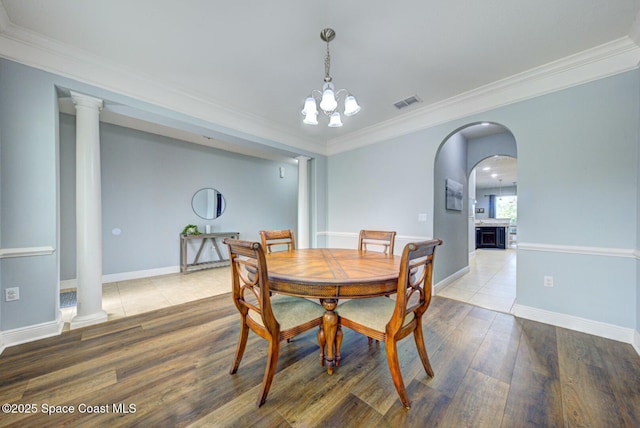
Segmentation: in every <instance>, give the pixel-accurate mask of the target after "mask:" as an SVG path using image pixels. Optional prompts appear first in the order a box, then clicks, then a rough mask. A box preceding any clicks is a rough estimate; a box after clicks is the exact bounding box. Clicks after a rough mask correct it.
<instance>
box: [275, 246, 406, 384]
mask: <svg viewBox="0 0 640 428" xmlns="http://www.w3.org/2000/svg"><path fill="white" fill-rule="evenodd" d="M266 259H267V269H268V272H269V284H270V289H271V290H272V291H274V292H277V293H281V294H286V295H290V296H297V297H307V298H317V299H320V302H321V303H322V306H323V307H324V309H325V313H324V316H323V320H322V330H321V331H320V333H319V334H321V335H324V340H323V341H324V342H325V343H326V345H325V347H326V349H323V347H322V346H321V350H320V361H321V364H323V365H325V366H326V368H327V372H328V373H329V374H332V373H333V369H334V367H335V366H338V365H339V363H340V343H341V341H342V331H341V330H340V329H339V328H338V316H337V314H336V313H335V309H336V306H337V305H338V300H339V299H360V298H367V297H377V296H387V295H390V294H394V293H396V292H397V288H398V273H399V271H400V259H401V257H400V256H394V255H388V254H383V253H376V252H367V251H358V250H350V249H344V248H310V249H300V250H293V251H279V252H274V253H270V254H267V255H266Z"/></svg>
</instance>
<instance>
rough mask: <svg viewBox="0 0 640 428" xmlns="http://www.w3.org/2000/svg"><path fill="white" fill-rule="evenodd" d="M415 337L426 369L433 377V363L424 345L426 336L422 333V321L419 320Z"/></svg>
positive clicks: (414, 333)
mask: <svg viewBox="0 0 640 428" xmlns="http://www.w3.org/2000/svg"><path fill="white" fill-rule="evenodd" d="M413 338H414V339H415V340H416V348H418V354H419V355H420V360H421V361H422V366H423V367H424V370H425V371H426V372H427V374H428V375H429V377H433V376H434V373H433V368H431V363H430V362H429V355H427V348H425V346H424V336H423V335H422V324H421V321H420V320H418V325H417V326H416V329H415V330H414V331H413Z"/></svg>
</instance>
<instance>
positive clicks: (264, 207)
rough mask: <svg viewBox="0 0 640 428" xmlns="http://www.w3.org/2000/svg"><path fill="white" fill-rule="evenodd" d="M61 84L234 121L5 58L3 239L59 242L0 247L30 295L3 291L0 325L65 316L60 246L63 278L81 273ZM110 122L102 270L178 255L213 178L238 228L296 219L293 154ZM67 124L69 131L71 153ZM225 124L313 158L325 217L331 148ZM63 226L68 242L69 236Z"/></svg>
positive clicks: (2, 268)
mask: <svg viewBox="0 0 640 428" xmlns="http://www.w3.org/2000/svg"><path fill="white" fill-rule="evenodd" d="M59 88H64V89H70V90H74V91H77V92H81V93H85V94H88V95H91V96H95V97H99V98H102V99H105V100H108V101H110V102H111V103H112V105H118V106H119V108H121V109H125V110H127V109H129V110H128V111H133V112H134V113H136V114H142V115H148V117H147V119H149V120H151V119H153V120H156V119H158V118H162V119H163V120H164V122H165V123H166V124H167V125H168V126H176V127H181V129H184V130H188V131H191V132H198V133H199V134H200V135H209V136H212V137H213V136H222V135H224V133H225V132H226V131H228V130H225V129H223V128H221V127H220V126H218V125H216V124H214V123H210V122H206V121H204V120H202V119H196V118H191V117H185V116H184V115H181V114H177V113H175V112H172V111H170V110H167V109H164V108H161V107H158V106H153V105H149V104H146V103H144V102H141V101H139V100H134V99H130V98H127V97H126V96H123V95H120V94H115V93H111V92H109V91H106V90H104V89H101V88H96V87H93V86H89V85H86V84H83V83H80V82H76V81H73V80H70V79H67V78H64V77H61V76H57V75H54V74H51V73H47V72H43V71H40V70H36V69H33V68H30V67H27V66H23V65H20V64H17V63H14V62H12V61H8V60H5V59H0V248H3V249H15V248H27V247H43V246H44V247H51V248H53V254H52V255H45V256H32V257H11V258H1V259H0V290H1V292H2V295H4V290H5V289H6V288H8V287H15V286H19V287H20V300H18V301H13V302H5V301H4V299H0V331H8V330H19V329H27V330H28V329H29V328H31V327H35V326H44V325H46V326H51V325H55V323H56V317H57V315H58V311H57V307H58V304H57V300H58V298H59V295H58V292H59V287H60V285H59V281H60V275H61V266H60V258H63V257H64V258H65V263H64V268H63V270H64V279H66V278H67V277H73V276H74V272H73V271H74V268H73V266H72V264H73V261H74V260H75V257H74V256H73V255H72V254H71V253H72V252H73V244H70V242H73V241H74V239H73V240H71V241H70V237H71V236H72V235H73V229H74V225H73V222H70V219H71V217H73V216H74V215H75V213H74V212H73V209H72V208H71V207H72V206H73V205H74V202H73V195H72V194H71V193H70V192H73V189H72V188H73V185H72V184H71V183H72V181H73V180H74V173H73V169H74V162H73V161H72V157H73V154H72V152H73V149H72V148H71V147H70V146H69V145H70V144H72V143H73V142H74V141H75V138H74V137H73V132H74V131H73V120H72V118H71V117H69V116H66V115H60V114H59V112H58V99H57V97H58V89H59ZM61 116H62V117H63V118H62V124H61V126H60V127H61V129H60V130H59V129H58V128H59V124H60V117H61ZM65 116H66V118H65ZM101 127H102V131H101V137H102V136H104V137H105V139H106V144H105V145H104V146H103V147H102V149H101V155H102V174H103V180H102V184H103V211H104V213H103V237H104V242H103V244H104V251H103V257H104V263H103V267H104V273H121V272H129V271H137V270H144V269H154V268H158V267H160V268H161V267H167V266H176V265H177V264H178V263H179V256H178V254H179V252H178V233H179V232H180V231H181V230H182V227H184V225H185V224H187V223H195V224H200V225H204V224H205V221H204V220H202V219H200V218H199V217H197V216H195V214H194V213H193V212H192V211H191V207H190V201H191V196H192V195H193V193H194V192H195V191H196V190H198V189H199V188H201V187H205V186H213V187H216V188H218V189H219V190H220V191H222V192H223V193H224V195H225V198H226V200H227V203H228V209H227V211H226V212H225V214H224V215H223V216H222V217H221V218H220V219H219V220H215V221H212V222H211V224H212V225H213V226H214V230H223V229H225V230H234V231H238V232H240V233H241V236H242V237H245V238H251V239H257V237H258V236H257V232H258V230H259V229H261V228H271V227H273V228H276V227H278V228H279V227H293V228H295V227H296V224H297V167H296V166H295V165H292V164H290V163H284V164H283V163H279V162H274V161H266V160H263V159H257V158H252V157H248V156H242V155H235V154H230V153H225V152H221V151H219V150H214V149H210V148H205V147H202V146H198V145H193V144H189V143H184V142H180V141H176V140H172V139H168V138H162V137H157V136H151V135H149V134H145V133H141V132H135V131H130V130H124V129H123V128H119V127H116V126H112V125H101ZM59 134H62V135H63V140H64V141H63V143H62V150H63V158H62V159H59V144H58V136H59ZM226 135H228V140H227V141H231V142H235V143H237V144H241V145H243V146H245V147H250V146H252V145H253V146H256V145H259V146H261V147H262V148H263V149H264V147H265V146H268V147H269V148H270V149H273V150H278V151H279V153H280V154H281V155H285V156H291V157H295V156H297V155H305V156H310V157H312V158H314V159H313V163H314V172H313V176H312V177H311V183H310V188H311V191H312V192H313V193H314V194H315V195H317V198H316V199H315V201H314V203H315V204H316V206H317V211H318V213H323V214H318V215H315V216H314V223H312V224H311V229H312V230H314V231H315V230H318V225H320V226H321V227H322V228H323V229H324V228H325V222H326V207H325V206H324V204H325V203H326V197H325V195H326V158H325V157H323V156H318V155H314V154H312V153H308V152H305V151H300V150H297V149H294V148H291V147H288V146H286V145H283V144H281V143H278V142H275V141H266V140H265V139H263V138H261V137H252V136H248V135H244V134H242V133H241V132H239V131H234V132H229V133H228V134H226ZM251 138H253V139H251ZM281 166H282V167H285V169H286V172H285V178H284V179H280V178H279V175H278V172H279V170H278V168H279V167H281ZM59 167H60V168H62V170H59ZM232 174H235V175H236V177H232V176H231V175H232ZM61 198H62V200H60V199H61ZM132 207H133V208H132ZM59 210H62V211H63V213H64V214H59ZM61 217H62V219H61ZM59 224H60V225H61V226H60V227H61V228H62V230H61V231H58V227H59ZM114 227H119V228H121V229H122V232H123V233H122V235H120V236H119V237H115V236H113V235H112V234H111V230H112V229H113V228H114ZM60 236H62V237H63V238H64V240H65V242H64V243H63V245H59V242H58V241H59V239H60ZM38 328H40V327H38ZM47 328H48V327H47ZM48 331H51V330H48Z"/></svg>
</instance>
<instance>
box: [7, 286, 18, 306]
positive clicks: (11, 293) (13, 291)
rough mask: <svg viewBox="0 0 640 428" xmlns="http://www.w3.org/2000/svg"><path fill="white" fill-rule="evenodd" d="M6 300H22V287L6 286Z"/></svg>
mask: <svg viewBox="0 0 640 428" xmlns="http://www.w3.org/2000/svg"><path fill="white" fill-rule="evenodd" d="M4 300H5V301H6V302H11V301H13V300H20V288H19V287H11V288H6V289H5V290H4Z"/></svg>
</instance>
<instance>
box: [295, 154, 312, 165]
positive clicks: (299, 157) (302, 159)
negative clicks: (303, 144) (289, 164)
mask: <svg viewBox="0 0 640 428" xmlns="http://www.w3.org/2000/svg"><path fill="white" fill-rule="evenodd" d="M296 160H297V161H298V163H300V162H309V161H310V160H311V158H310V157H309V156H302V155H300V156H296Z"/></svg>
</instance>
